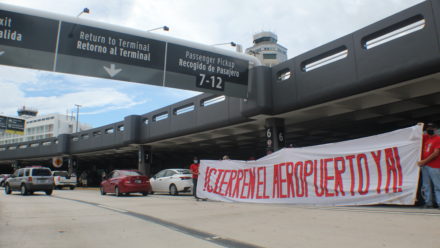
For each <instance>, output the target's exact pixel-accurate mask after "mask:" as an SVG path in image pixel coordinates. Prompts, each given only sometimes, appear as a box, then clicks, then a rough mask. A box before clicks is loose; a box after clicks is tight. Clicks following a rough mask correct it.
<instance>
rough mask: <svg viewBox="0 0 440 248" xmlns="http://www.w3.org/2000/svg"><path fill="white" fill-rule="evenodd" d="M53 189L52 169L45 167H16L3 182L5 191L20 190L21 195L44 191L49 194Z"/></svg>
mask: <svg viewBox="0 0 440 248" xmlns="http://www.w3.org/2000/svg"><path fill="white" fill-rule="evenodd" d="M52 190H53V176H52V171H51V170H50V169H49V168H47V167H41V166H33V167H28V168H21V169H18V170H16V171H15V172H14V174H12V175H11V176H10V177H9V178H8V179H7V180H6V182H5V193H6V194H11V193H12V191H20V192H21V194H22V195H27V194H33V193H34V192H35V191H44V192H45V193H46V195H51V194H52Z"/></svg>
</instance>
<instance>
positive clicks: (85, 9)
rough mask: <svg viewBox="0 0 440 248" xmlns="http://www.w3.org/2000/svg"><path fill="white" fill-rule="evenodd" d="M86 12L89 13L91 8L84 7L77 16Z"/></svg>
mask: <svg viewBox="0 0 440 248" xmlns="http://www.w3.org/2000/svg"><path fill="white" fill-rule="evenodd" d="M84 13H86V14H89V13H90V10H89V9H88V8H84V9H83V10H82V11H81V12H79V14H78V15H77V16H76V17H77V18H78V17H79V16H80V15H82V14H84Z"/></svg>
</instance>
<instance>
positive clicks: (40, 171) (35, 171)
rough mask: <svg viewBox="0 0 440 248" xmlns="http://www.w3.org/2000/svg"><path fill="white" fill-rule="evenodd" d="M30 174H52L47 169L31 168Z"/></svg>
mask: <svg viewBox="0 0 440 248" xmlns="http://www.w3.org/2000/svg"><path fill="white" fill-rule="evenodd" d="M32 176H52V173H50V170H48V169H33V170H32Z"/></svg>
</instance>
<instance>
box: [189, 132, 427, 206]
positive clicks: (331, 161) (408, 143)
mask: <svg viewBox="0 0 440 248" xmlns="http://www.w3.org/2000/svg"><path fill="white" fill-rule="evenodd" d="M422 133H423V127H422V126H421V125H417V126H413V127H410V128H405V129H400V130H397V131H393V132H390V133H386V134H381V135H376V136H370V137H367V138H361V139H356V140H350V141H344V142H339V143H331V144H325V145H319V146H311V147H305V148H284V149H282V150H280V151H278V152H275V153H273V154H270V155H268V156H266V157H263V158H261V159H259V160H256V161H238V160H222V161H219V160H202V161H201V164H200V175H199V179H198V185H197V195H198V196H199V197H201V198H208V199H212V200H219V201H228V202H257V203H291V204H311V205H334V206H340V205H367V204H399V205H410V204H414V202H415V197H416V191H417V184H418V178H419V167H418V166H417V161H418V160H419V159H420V151H421V143H422Z"/></svg>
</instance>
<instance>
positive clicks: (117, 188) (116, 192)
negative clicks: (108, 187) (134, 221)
mask: <svg viewBox="0 0 440 248" xmlns="http://www.w3.org/2000/svg"><path fill="white" fill-rule="evenodd" d="M115 196H117V197H119V196H121V192H119V187H118V186H116V187H115Z"/></svg>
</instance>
